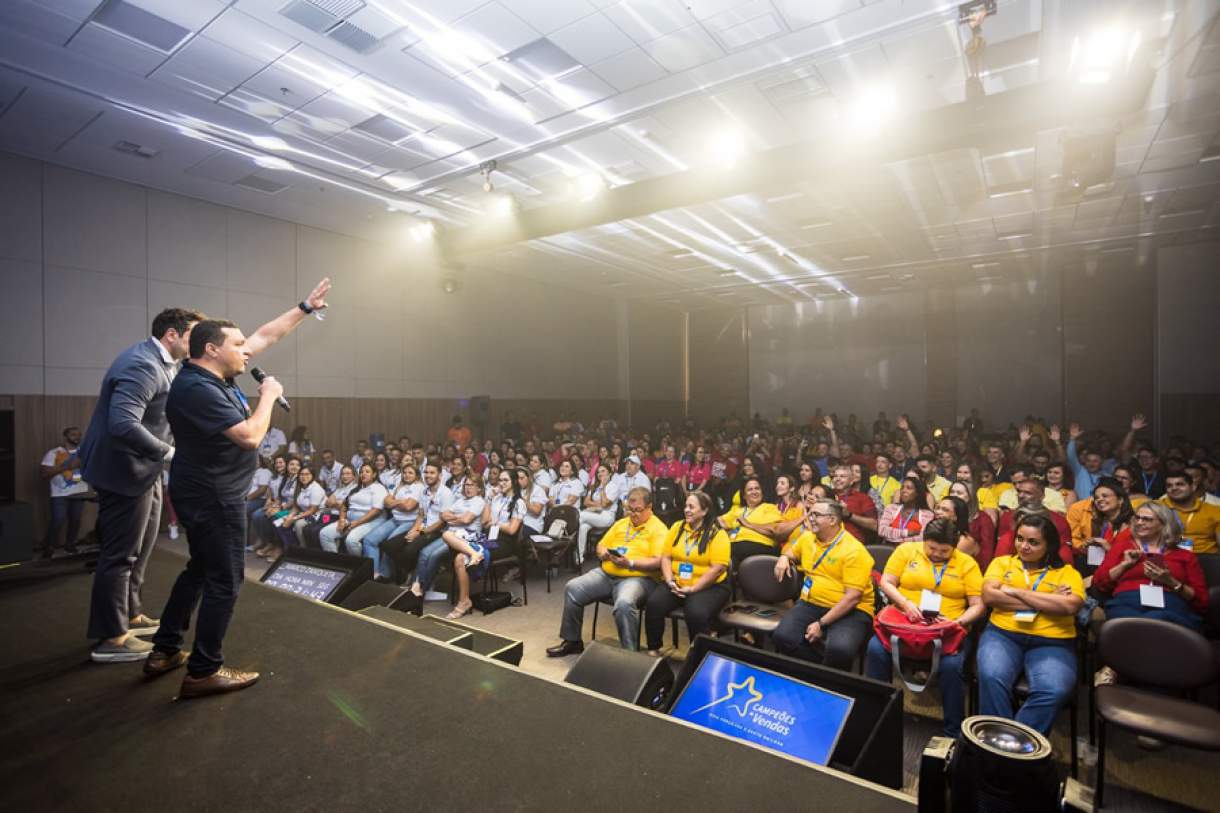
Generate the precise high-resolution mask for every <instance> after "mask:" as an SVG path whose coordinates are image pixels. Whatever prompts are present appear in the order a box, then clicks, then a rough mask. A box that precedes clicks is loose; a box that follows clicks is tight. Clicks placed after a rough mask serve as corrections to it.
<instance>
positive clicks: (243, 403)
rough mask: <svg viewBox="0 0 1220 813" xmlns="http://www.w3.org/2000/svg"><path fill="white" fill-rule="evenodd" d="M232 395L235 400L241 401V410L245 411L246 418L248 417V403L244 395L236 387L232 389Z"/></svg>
mask: <svg viewBox="0 0 1220 813" xmlns="http://www.w3.org/2000/svg"><path fill="white" fill-rule="evenodd" d="M233 393H234V394H235V395H236V396H237V400H238V401H241V406H242V409H244V410H246V416H247V417H249V415H250V402H249V401H247V400H246V394H245V393H244V392H242V391H241V390H240V389H239V388H238V387H236V386H235V387H233Z"/></svg>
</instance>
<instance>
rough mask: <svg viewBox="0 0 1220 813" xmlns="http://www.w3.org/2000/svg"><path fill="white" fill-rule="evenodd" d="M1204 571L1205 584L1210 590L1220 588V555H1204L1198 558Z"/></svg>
mask: <svg viewBox="0 0 1220 813" xmlns="http://www.w3.org/2000/svg"><path fill="white" fill-rule="evenodd" d="M1197 558H1198V560H1199V567H1200V568H1202V569H1203V582H1204V583H1205V584H1206V585H1207V586H1208V589H1210V588H1213V587H1220V554H1206V553H1205V554H1203V555H1202V556H1199V557H1197Z"/></svg>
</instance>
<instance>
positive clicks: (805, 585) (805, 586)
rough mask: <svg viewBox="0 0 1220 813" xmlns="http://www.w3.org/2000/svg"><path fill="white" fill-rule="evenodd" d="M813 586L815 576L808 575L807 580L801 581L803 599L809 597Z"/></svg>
mask: <svg viewBox="0 0 1220 813" xmlns="http://www.w3.org/2000/svg"><path fill="white" fill-rule="evenodd" d="M812 588H813V577H812V576H806V577H805V581H803V582H801V599H802V600H804V599H808V598H809V591H810V590H811V589H812Z"/></svg>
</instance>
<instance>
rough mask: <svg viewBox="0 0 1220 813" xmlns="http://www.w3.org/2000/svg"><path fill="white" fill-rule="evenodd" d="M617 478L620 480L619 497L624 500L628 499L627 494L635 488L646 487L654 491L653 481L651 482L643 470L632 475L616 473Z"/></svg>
mask: <svg viewBox="0 0 1220 813" xmlns="http://www.w3.org/2000/svg"><path fill="white" fill-rule="evenodd" d="M615 480H617V481H618V499H619V500H621V501H623V502H626V501H627V495H628V494H630V493H631V489H633V488H646V489H648V490H649V491H652V483H651V482H649V480H648V475H647V474H645V473H644V472H643V471H638V472H636V473H635V474H631V475H628V474H618V475H615Z"/></svg>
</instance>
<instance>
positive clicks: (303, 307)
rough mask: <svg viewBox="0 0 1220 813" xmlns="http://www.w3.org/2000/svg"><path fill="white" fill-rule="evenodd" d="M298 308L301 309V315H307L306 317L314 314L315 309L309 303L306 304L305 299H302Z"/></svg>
mask: <svg viewBox="0 0 1220 813" xmlns="http://www.w3.org/2000/svg"><path fill="white" fill-rule="evenodd" d="M297 307H298V308H300V309H301V313H303V314H305V315H306V316H308V315H309V314H311V313H313V308H311V307H310V306H309V303H308V302H306V301H305V300H304V299H302V300H301V301H300V302H298V303H297Z"/></svg>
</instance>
